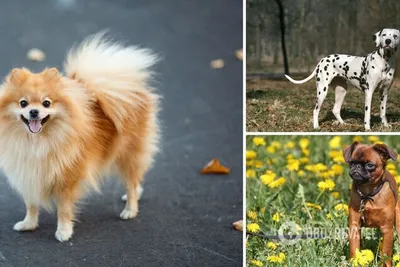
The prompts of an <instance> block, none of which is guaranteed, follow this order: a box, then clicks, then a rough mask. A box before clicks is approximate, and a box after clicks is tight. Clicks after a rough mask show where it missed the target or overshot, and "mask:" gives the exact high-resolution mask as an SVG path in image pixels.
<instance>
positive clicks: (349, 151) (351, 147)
mask: <svg viewBox="0 0 400 267" xmlns="http://www.w3.org/2000/svg"><path fill="white" fill-rule="evenodd" d="M359 144H360V143H359V142H357V141H354V143H353V144H351V145H348V146H345V148H343V158H344V161H345V162H347V163H349V162H350V160H351V154H353V151H354V149H356V147H357V146H358V145H359Z"/></svg>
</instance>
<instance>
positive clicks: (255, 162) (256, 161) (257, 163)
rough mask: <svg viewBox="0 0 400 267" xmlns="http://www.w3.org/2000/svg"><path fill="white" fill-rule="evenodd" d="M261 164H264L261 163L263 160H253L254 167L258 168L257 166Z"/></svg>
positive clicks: (261, 165) (259, 166)
mask: <svg viewBox="0 0 400 267" xmlns="http://www.w3.org/2000/svg"><path fill="white" fill-rule="evenodd" d="M263 166H264V164H263V162H262V161H261V160H255V161H254V167H256V168H258V169H259V168H261V167H263Z"/></svg>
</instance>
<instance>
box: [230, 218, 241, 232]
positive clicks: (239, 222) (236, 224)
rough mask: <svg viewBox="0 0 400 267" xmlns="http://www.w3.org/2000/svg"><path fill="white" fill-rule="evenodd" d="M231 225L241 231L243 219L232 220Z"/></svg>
mask: <svg viewBox="0 0 400 267" xmlns="http://www.w3.org/2000/svg"><path fill="white" fill-rule="evenodd" d="M232 225H233V227H234V228H235V229H236V230H238V231H240V232H243V220H240V221H237V222H234V223H232Z"/></svg>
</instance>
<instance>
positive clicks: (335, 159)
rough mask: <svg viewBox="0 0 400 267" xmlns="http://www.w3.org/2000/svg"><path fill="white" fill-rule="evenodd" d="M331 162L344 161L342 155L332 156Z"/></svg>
mask: <svg viewBox="0 0 400 267" xmlns="http://www.w3.org/2000/svg"><path fill="white" fill-rule="evenodd" d="M333 162H336V163H344V162H345V161H344V158H343V155H340V156H337V157H334V158H333Z"/></svg>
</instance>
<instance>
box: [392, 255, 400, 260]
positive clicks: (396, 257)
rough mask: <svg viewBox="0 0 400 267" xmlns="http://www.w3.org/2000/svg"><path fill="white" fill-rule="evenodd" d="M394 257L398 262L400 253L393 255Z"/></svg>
mask: <svg viewBox="0 0 400 267" xmlns="http://www.w3.org/2000/svg"><path fill="white" fill-rule="evenodd" d="M392 259H393V261H394V262H398V261H400V255H399V254H396V255H393V258H392Z"/></svg>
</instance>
